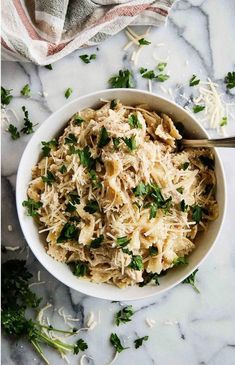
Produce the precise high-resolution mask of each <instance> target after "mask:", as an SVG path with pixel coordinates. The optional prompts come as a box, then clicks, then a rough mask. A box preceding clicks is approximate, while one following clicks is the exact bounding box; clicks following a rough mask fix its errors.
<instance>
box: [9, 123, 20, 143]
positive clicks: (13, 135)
mask: <svg viewBox="0 0 235 365" xmlns="http://www.w3.org/2000/svg"><path fill="white" fill-rule="evenodd" d="M7 132H9V133H10V135H11V138H12V139H13V140H14V141H15V140H16V139H18V138H20V132H19V131H18V129H17V127H16V126H14V125H13V124H9V127H8V129H7Z"/></svg>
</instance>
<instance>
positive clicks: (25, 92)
mask: <svg viewBox="0 0 235 365" xmlns="http://www.w3.org/2000/svg"><path fill="white" fill-rule="evenodd" d="M20 93H21V95H23V96H27V97H30V96H31V90H30V87H29V84H26V85H24V87H23V88H22V90H21V92H20Z"/></svg>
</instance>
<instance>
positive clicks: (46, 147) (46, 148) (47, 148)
mask: <svg viewBox="0 0 235 365" xmlns="http://www.w3.org/2000/svg"><path fill="white" fill-rule="evenodd" d="M41 143H42V145H43V147H42V153H43V156H47V157H48V156H49V155H50V152H51V150H52V149H54V148H56V147H57V146H58V142H57V141H56V140H55V139H52V140H51V141H48V142H45V141H42V142H41Z"/></svg>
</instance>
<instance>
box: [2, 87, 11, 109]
mask: <svg viewBox="0 0 235 365" xmlns="http://www.w3.org/2000/svg"><path fill="white" fill-rule="evenodd" d="M11 91H12V89H8V90H7V89H5V88H4V87H3V86H1V104H2V105H9V104H10V102H11V100H12V98H13V96H12V95H11Z"/></svg>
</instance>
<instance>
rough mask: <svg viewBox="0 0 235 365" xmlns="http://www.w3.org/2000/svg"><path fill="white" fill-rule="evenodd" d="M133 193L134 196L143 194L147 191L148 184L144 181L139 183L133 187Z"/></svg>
mask: <svg viewBox="0 0 235 365" xmlns="http://www.w3.org/2000/svg"><path fill="white" fill-rule="evenodd" d="M133 193H134V194H135V196H143V195H146V194H148V193H149V185H148V184H147V185H145V184H144V183H142V182H141V183H139V184H138V185H137V186H136V187H135V188H134V189H133Z"/></svg>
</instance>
